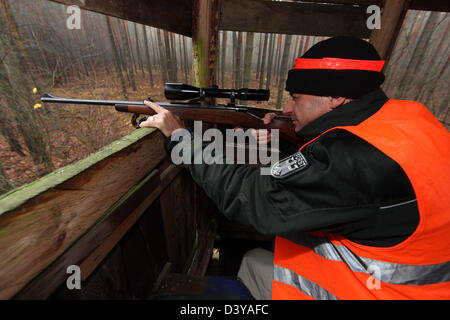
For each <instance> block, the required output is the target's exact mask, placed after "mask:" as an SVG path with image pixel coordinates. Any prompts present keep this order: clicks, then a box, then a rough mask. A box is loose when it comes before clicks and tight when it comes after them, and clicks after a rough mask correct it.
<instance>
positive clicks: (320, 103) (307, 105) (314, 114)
mask: <svg viewBox="0 0 450 320" xmlns="http://www.w3.org/2000/svg"><path fill="white" fill-rule="evenodd" d="M332 106H333V105H332V102H331V101H330V97H320V96H313V95H309V94H301V93H290V97H289V100H288V101H287V103H286V105H284V107H283V114H285V115H289V116H290V117H291V119H292V123H293V125H294V127H295V128H294V130H295V131H296V132H298V131H300V130H301V129H302V128H303V127H305V126H306V125H307V124H308V123H310V122H311V121H313V120H315V119H317V118H319V117H320V116H322V115H324V114H325V113H327V112H329V111H331V110H333V107H332Z"/></svg>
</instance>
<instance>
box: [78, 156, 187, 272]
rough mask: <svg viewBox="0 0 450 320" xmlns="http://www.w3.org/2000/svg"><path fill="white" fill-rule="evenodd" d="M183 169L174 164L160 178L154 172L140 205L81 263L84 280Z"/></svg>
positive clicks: (131, 201)
mask: <svg viewBox="0 0 450 320" xmlns="http://www.w3.org/2000/svg"><path fill="white" fill-rule="evenodd" d="M181 170H182V167H179V166H175V165H172V166H170V167H169V168H168V169H166V171H165V172H164V174H163V175H162V178H161V179H160V177H159V175H157V174H156V172H155V173H154V174H152V176H154V177H155V179H153V180H152V183H151V186H150V184H146V185H145V186H144V187H143V188H141V189H142V190H143V192H145V193H147V194H148V196H147V197H146V198H145V199H144V200H143V201H142V202H138V203H139V205H138V206H137V208H136V209H134V210H133V211H132V212H131V213H130V214H129V215H128V216H127V217H126V218H125V219H124V220H123V221H122V223H121V224H120V225H119V226H117V228H116V229H115V230H114V231H113V232H112V233H111V234H110V235H109V236H108V237H107V238H106V239H105V240H104V241H103V242H102V243H101V244H100V245H99V246H98V247H97V248H96V249H95V250H94V251H93V252H92V253H91V254H90V255H89V256H88V257H87V258H86V259H85V260H84V261H83V262H82V263H81V265H80V268H81V274H82V280H86V279H87V277H89V275H90V274H91V273H92V272H93V271H94V269H95V268H97V266H98V265H99V264H100V262H101V261H103V259H104V258H105V257H106V256H107V254H108V253H109V252H110V251H111V250H112V248H114V246H115V245H116V244H117V243H118V242H119V241H120V239H122V237H123V236H124V235H125V234H126V233H127V232H128V230H129V229H130V228H131V227H132V226H133V225H134V224H135V223H136V221H137V220H138V219H139V218H140V217H141V215H142V213H144V211H145V210H146V209H147V208H148V207H149V206H150V204H152V202H153V201H155V200H156V199H157V198H158V197H159V196H160V194H161V192H162V190H164V189H165V188H166V187H167V185H169V184H170V183H171V181H172V180H173V179H174V178H175V176H176V175H177V174H178V173H179V172H180V171H181ZM133 202H134V203H136V199H135V198H132V199H130V200H129V201H127V203H126V204H124V205H123V206H122V207H123V208H124V210H127V208H128V211H129V210H130V204H131V203H133ZM99 233H101V234H104V233H103V232H99Z"/></svg>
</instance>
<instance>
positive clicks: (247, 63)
mask: <svg viewBox="0 0 450 320" xmlns="http://www.w3.org/2000/svg"><path fill="white" fill-rule="evenodd" d="M253 39H254V33H253V32H248V33H247V40H246V41H245V58H244V83H243V84H242V86H243V87H244V88H247V87H248V84H249V82H250V77H251V72H252V56H253Z"/></svg>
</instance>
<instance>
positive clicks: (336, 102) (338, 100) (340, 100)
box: [330, 97, 351, 109]
mask: <svg viewBox="0 0 450 320" xmlns="http://www.w3.org/2000/svg"><path fill="white" fill-rule="evenodd" d="M349 101H351V100H350V99H347V98H345V97H330V102H331V109H336V108H337V107H339V106H342V105H343V104H346V103H347V102H349Z"/></svg>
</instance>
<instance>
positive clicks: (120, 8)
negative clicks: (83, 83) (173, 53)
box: [51, 0, 192, 37]
mask: <svg viewBox="0 0 450 320" xmlns="http://www.w3.org/2000/svg"><path fill="white" fill-rule="evenodd" d="M51 1H53V2H58V3H62V4H66V5H77V6H79V7H80V8H82V9H86V10H89V11H94V12H98V13H102V14H106V15H109V16H112V17H116V18H120V19H125V20H129V21H133V22H136V23H140V24H144V25H147V26H151V27H155V28H161V29H164V30H167V31H170V32H175V33H179V34H182V35H185V36H188V37H190V36H191V34H192V33H191V31H192V20H191V18H192V14H191V12H192V8H191V1H190V0H171V1H165V0H152V1H142V0H127V1H123V0H120V1H118V0H116V1H114V0H51Z"/></svg>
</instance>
